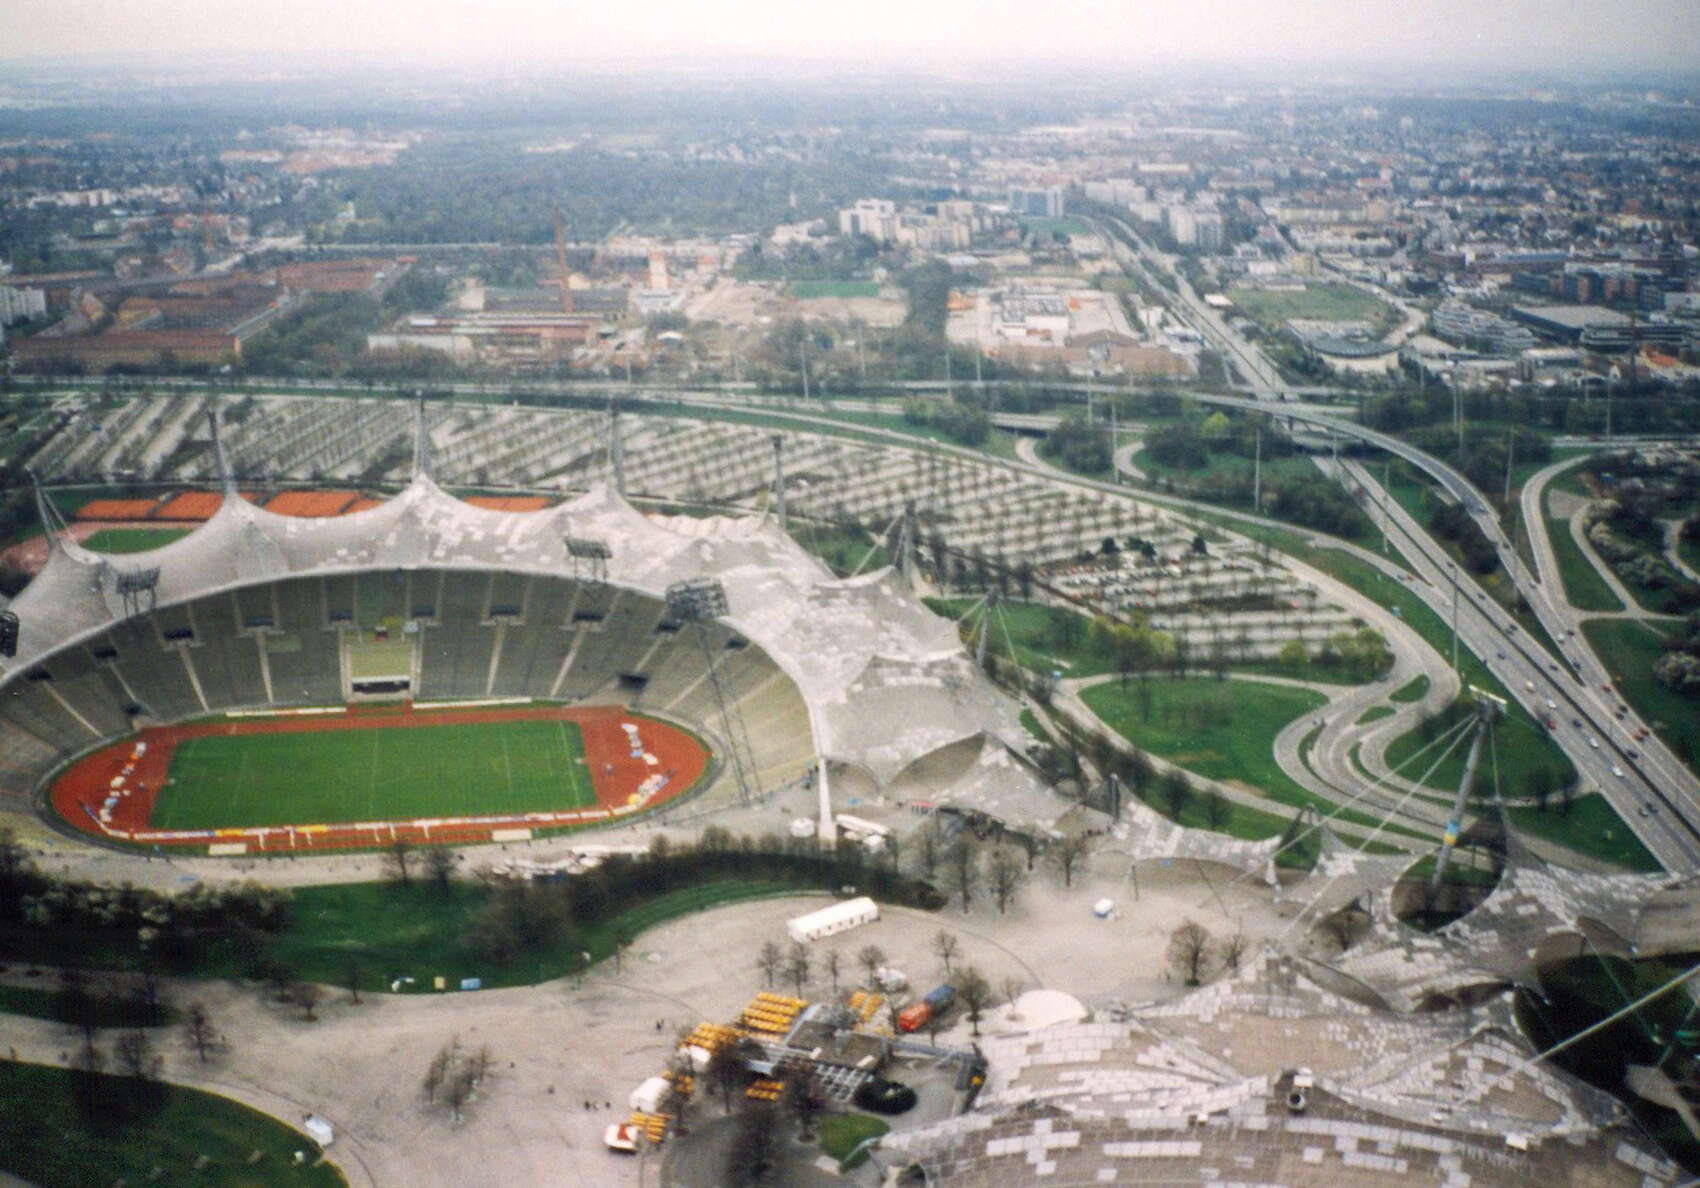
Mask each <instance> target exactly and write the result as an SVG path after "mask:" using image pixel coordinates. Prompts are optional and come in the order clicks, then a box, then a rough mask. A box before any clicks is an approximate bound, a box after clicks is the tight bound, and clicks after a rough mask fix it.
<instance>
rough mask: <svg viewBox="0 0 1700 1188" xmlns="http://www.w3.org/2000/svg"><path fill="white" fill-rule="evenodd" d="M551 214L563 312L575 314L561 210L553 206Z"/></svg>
mask: <svg viewBox="0 0 1700 1188" xmlns="http://www.w3.org/2000/svg"><path fill="white" fill-rule="evenodd" d="M549 210H550V213H551V214H552V215H553V216H554V218H555V267H556V268H557V269H559V270H560V273H561V312H562V313H569V314H570V313H572V312H573V290H572V286H571V285H569V284H568V283H567V240H566V237H565V236H564V235H562V234H561V208H560V207H558V206H552V207H550V208H549Z"/></svg>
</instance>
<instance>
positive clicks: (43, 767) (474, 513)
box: [0, 438, 1040, 854]
mask: <svg viewBox="0 0 1700 1188" xmlns="http://www.w3.org/2000/svg"><path fill="white" fill-rule="evenodd" d="M421 441H423V438H421ZM693 599H694V600H696V601H693ZM704 600H706V601H704ZM11 609H12V611H13V613H15V614H16V615H17V616H18V619H19V623H20V637H19V648H18V654H17V656H16V657H14V658H12V659H11V660H9V661H7V662H6V666H5V671H4V678H3V680H4V683H3V684H0V689H3V690H4V710H3V712H0V731H3V732H4V740H3V749H4V755H5V760H4V763H5V768H4V772H3V778H4V780H5V784H6V787H7V789H8V791H9V792H10V793H11V794H12V795H14V796H19V795H28V794H29V793H31V792H32V791H35V790H37V789H40V788H42V787H43V786H44V782H45V781H47V780H48V777H49V776H50V775H51V774H52V773H54V772H55V771H57V770H58V769H60V768H62V767H63V766H64V765H65V764H66V763H67V762H68V761H70V760H72V759H78V758H81V757H84V756H87V755H89V753H90V752H91V751H95V752H97V754H95V755H94V756H93V757H92V758H91V759H87V760H85V761H84V762H83V763H81V764H79V765H78V767H79V768H81V769H82V770H81V772H80V774H79V777H78V780H77V781H75V782H76V783H78V787H77V788H75V789H71V790H68V791H65V790H62V791H60V792H56V793H55V795H53V796H52V797H51V798H49V799H50V800H51V807H52V808H53V809H54V810H56V813H57V816H58V818H59V819H60V821H61V822H63V823H65V824H67V825H70V826H74V827H76V828H79V829H82V830H83V831H84V832H88V833H93V834H94V835H96V836H98V837H102V838H104V839H106V840H111V841H117V842H124V843H137V844H145V845H157V844H173V845H184V844H187V845H195V846H210V847H213V852H215V853H223V854H236V853H243V852H248V851H249V850H268V849H276V848H279V847H280V846H281V847H285V848H289V849H292V850H293V849H301V848H309V849H310V848H314V847H319V846H326V845H345V846H346V845H358V844H367V845H371V844H379V843H382V842H383V841H385V840H388V839H389V838H390V837H392V836H393V835H394V828H395V827H396V826H402V827H406V828H409V829H412V830H413V831H414V833H415V834H417V835H418V837H419V839H420V840H437V841H476V840H490V839H491V838H492V837H496V838H498V839H504V840H514V839H516V838H519V837H521V836H522V835H526V834H527V831H529V830H532V829H538V828H542V829H547V828H554V827H563V826H569V825H573V826H583V825H594V824H596V823H599V822H605V821H608V820H614V819H618V818H620V817H623V816H625V815H628V814H631V813H635V812H641V811H650V810H653V809H656V808H659V807H661V806H662V805H665V804H669V803H673V802H675V801H677V800H678V799H679V798H681V797H684V796H693V797H705V798H715V797H721V798H725V797H748V796H750V795H753V794H757V793H759V792H760V791H761V790H762V789H763V788H772V787H774V786H777V785H781V784H786V783H789V782H793V781H796V780H798V779H800V778H803V777H804V776H805V775H806V774H807V773H809V772H811V771H820V772H821V779H820V783H819V787H820V803H821V805H822V810H821V811H822V813H823V814H829V813H830V803H831V801H830V785H831V781H832V780H833V779H834V778H837V779H840V780H843V781H847V782H848V783H849V785H850V786H852V787H859V788H865V789H871V790H878V789H884V788H886V787H888V786H890V785H891V784H893V782H895V781H899V780H901V779H902V777H903V776H904V774H905V772H907V771H909V770H910V769H911V768H914V767H915V766H916V765H924V764H928V763H929V762H930V763H931V765H932V766H933V767H937V766H938V765H939V764H940V763H946V764H949V765H953V767H954V769H955V770H956V773H957V774H956V778H957V779H959V780H962V781H971V782H973V783H974V784H975V785H976V786H983V785H985V784H986V783H987V781H988V780H990V781H991V782H993V783H996V784H998V785H1003V786H1012V787H1013V788H1014V789H1015V790H1017V791H1022V792H1030V793H1032V794H1034V795H1037V794H1039V792H1040V784H1039V781H1038V780H1037V779H1036V777H1034V776H1033V775H1032V774H1031V773H1029V772H1028V771H1027V770H1026V769H1025V768H1024V767H1023V766H1022V764H1021V763H1019V762H1018V761H1016V760H1015V759H1014V758H1013V755H1014V753H1015V752H1017V751H1018V749H1019V747H1020V746H1021V744H1022V740H1023V737H1024V736H1023V732H1022V730H1021V727H1020V725H1019V723H1018V722H1017V721H1016V707H1015V706H1014V704H1013V702H1011V701H1010V699H1009V698H1008V697H1006V696H1005V695H1004V694H1002V693H1001V692H999V691H998V690H997V689H996V688H995V687H993V686H992V685H991V684H990V682H988V681H987V680H986V679H985V678H984V677H983V676H982V675H981V674H980V672H979V671H978V669H977V668H976V667H975V665H974V663H973V662H972V660H971V659H970V657H969V656H968V655H967V653H966V652H965V650H964V648H963V645H962V643H961V641H960V639H959V638H958V636H957V634H956V632H955V630H954V628H953V627H952V625H951V624H950V623H949V622H948V621H946V620H942V619H939V618H938V617H936V616H934V615H932V614H931V613H930V612H928V611H927V610H926V609H925V608H924V607H923V606H922V605H921V604H920V602H919V601H918V599H916V598H915V597H914V595H913V594H912V593H911V592H910V591H909V590H908V588H907V587H906V585H905V584H904V583H903V581H902V580H901V577H900V576H899V575H898V574H896V573H895V572H894V571H892V570H882V571H879V572H876V573H873V574H869V575H865V576H860V577H855V578H850V579H838V578H835V577H834V576H833V575H832V574H831V572H830V571H829V570H827V569H826V567H825V566H824V565H822V564H821V563H820V562H819V561H817V560H815V559H814V558H813V557H811V556H810V555H809V554H807V553H806V552H804V551H803V550H802V549H801V548H800V547H799V546H797V545H796V544H795V543H794V542H793V541H792V540H791V538H790V537H789V536H787V535H786V534H785V533H784V532H783V531H782V530H781V529H780V528H779V527H778V525H777V523H776V522H775V521H774V520H773V519H772V518H770V517H769V518H763V517H745V518H734V517H726V516H713V517H708V518H696V517H690V516H652V515H644V514H641V513H639V512H638V511H636V510H635V509H634V508H633V507H632V506H631V505H630V504H629V503H627V502H626V501H625V500H624V499H623V498H622V497H621V496H620V495H619V494H618V493H616V492H615V491H613V490H612V489H610V488H608V487H606V486H598V487H596V488H593V489H591V490H590V491H588V492H586V493H585V494H583V495H581V496H579V497H577V498H574V499H571V500H568V501H567V502H564V503H561V504H559V505H557V506H555V507H553V508H550V509H547V510H544V511H536V512H512V511H496V510H487V509H484V508H479V507H474V506H472V505H469V504H467V503H465V502H463V501H461V500H459V499H456V498H454V497H453V496H450V495H448V494H446V493H445V492H444V491H443V490H442V489H441V488H439V487H438V486H437V485H436V483H435V482H433V480H432V479H431V477H430V474H429V452H428V447H426V446H424V445H422V446H421V448H420V452H419V465H418V471H417V473H416V475H415V477H414V478H413V480H412V481H411V483H409V485H408V486H407V487H406V488H405V489H404V490H402V491H401V493H400V494H398V495H396V496H395V497H393V498H391V499H388V500H384V501H382V502H381V503H378V504H377V505H376V506H374V507H371V508H368V509H366V510H363V511H359V512H356V513H355V514H352V515H347V516H341V517H336V518H325V519H301V518H292V517H286V516H283V515H279V514H276V513H272V512H268V511H266V510H264V509H261V508H259V507H256V506H255V505H254V504H252V503H250V502H249V501H248V500H246V499H244V498H243V497H242V496H241V495H240V494H239V493H238V492H237V491H236V489H235V486H234V484H231V483H226V484H225V489H224V493H223V497H222V499H221V501H220V503H219V506H218V510H217V512H216V513H215V514H214V515H212V516H211V518H210V519H209V520H208V521H207V522H206V523H205V524H204V525H203V526H201V527H199V528H198V529H197V530H195V531H194V532H192V533H190V534H189V535H188V536H186V537H184V538H183V539H181V540H177V541H174V542H173V543H171V544H168V545H166V546H164V547H162V548H159V549H156V550H151V551H149V552H146V553H143V554H136V555H131V556H128V557H124V558H122V559H119V558H111V557H105V556H102V555H98V554H95V553H92V552H89V551H87V550H85V549H83V548H81V547H80V546H78V545H77V544H75V543H74V542H73V541H71V540H69V539H68V538H67V537H66V536H57V535H56V536H55V537H54V540H53V543H52V547H51V553H50V556H49V559H48V561H47V564H46V565H45V566H44V568H43V569H42V571H41V572H40V574H39V575H38V576H37V577H36V579H35V580H34V581H33V582H31V584H30V585H29V586H28V588H27V589H26V590H25V591H24V592H23V594H22V595H21V596H20V597H19V598H18V599H17V600H16V602H14V603H13V604H12V607H11ZM397 699H405V701H406V702H408V703H410V704H411V705H412V706H413V707H414V708H415V709H416V710H426V709H432V708H434V709H436V710H437V711H438V712H439V717H441V716H443V715H449V716H450V717H452V715H450V711H451V710H462V711H470V710H479V711H483V713H484V715H485V716H486V717H488V716H489V715H490V714H491V713H493V712H494V711H496V710H497V709H498V708H499V707H515V708H512V709H510V710H509V711H508V712H510V713H514V714H518V713H522V711H521V710H519V709H518V708H517V707H518V706H519V705H521V704H522V703H523V704H532V703H538V704H570V705H571V706H574V707H577V710H578V711H579V715H580V716H582V714H583V713H584V712H587V711H588V710H589V709H591V708H594V707H613V706H619V707H624V708H625V709H627V710H630V711H633V713H634V714H638V715H641V716H642V717H643V718H644V719H646V720H647V723H648V724H646V725H644V726H642V727H641V728H640V729H641V730H642V732H643V734H645V735H650V736H653V738H655V739H658V740H661V741H659V742H657V743H656V748H658V749H661V750H678V749H680V748H681V747H683V748H684V749H685V751H687V752H688V751H689V746H688V745H687V743H688V740H689V739H690V738H693V737H694V738H697V739H701V740H703V741H704V742H706V743H707V750H708V751H709V752H711V754H712V759H711V760H710V761H708V762H705V763H699V764H698V765H697V766H698V767H700V768H701V770H700V771H694V772H693V773H692V774H690V775H689V776H688V777H687V776H686V775H685V774H684V773H681V772H679V771H676V770H672V771H667V772H664V771H662V770H659V769H660V768H662V766H663V762H662V761H661V760H659V759H657V758H656V756H655V754H654V750H653V749H652V750H651V751H650V752H649V754H648V755H647V760H648V763H647V766H648V767H650V768H655V769H657V770H654V771H650V772H647V773H646V772H644V771H643V770H642V768H643V767H644V765H643V764H639V765H638V766H639V770H638V772H636V773H628V774H633V775H634V778H633V779H632V780H631V781H629V782H630V784H631V786H629V787H628V786H619V787H615V786H613V784H614V783H615V781H613V779H612V777H613V776H614V775H616V774H617V773H616V772H615V770H614V767H615V764H616V762H617V761H619V760H621V759H624V758H630V757H632V756H631V754H630V753H629V752H628V753H627V754H625V755H621V754H619V752H620V751H621V750H622V749H624V748H623V746H622V744H623V742H624V741H625V740H624V739H623V738H616V739H615V740H614V743H613V745H612V746H611V747H605V748H602V750H606V751H607V752H608V753H607V756H606V758H603V757H602V755H601V751H597V752H596V754H595V755H593V756H592V762H591V764H590V765H589V768H588V770H587V774H590V775H592V776H594V777H596V780H595V782H597V783H598V784H601V783H602V782H603V779H604V777H607V779H608V782H609V784H610V786H608V787H601V786H599V787H597V788H596V796H595V798H594V803H593V804H591V805H585V806H582V807H581V806H573V805H571V804H568V805H565V806H562V805H555V806H551V805H550V804H548V803H547V801H548V796H547V795H544V796H543V798H542V801H541V802H535V801H536V798H535V797H533V798H532V800H533V801H534V802H533V803H529V804H527V805H526V806H525V809H524V811H520V812H515V813H513V814H510V815H507V816H503V815H500V814H492V813H491V812H490V811H489V806H488V805H487V804H479V803H477V802H476V800H477V798H475V797H469V798H468V801H467V802H466V803H462V804H460V805H459V811H453V810H454V805H453V803H452V801H451V802H450V803H449V806H448V810H447V811H440V812H438V813H434V814H433V815H432V816H431V817H430V818H429V823H423V822H421V821H419V820H418V819H412V818H410V819H408V820H403V821H395V820H391V819H384V818H381V817H380V818H379V819H377V820H372V819H363V820H358V821H357V820H353V819H351V817H350V814H348V813H343V814H341V816H340V819H339V820H329V821H327V820H320V819H313V818H312V817H311V816H310V815H309V816H307V817H303V818H301V819H287V818H288V817H289V814H288V812H287V811H283V812H281V813H280V812H279V811H278V806H277V804H276V797H273V798H271V803H270V805H269V808H268V811H267V813H266V816H267V818H268V820H269V823H268V824H266V825H248V824H245V823H244V822H243V821H241V820H232V821H226V822H219V823H208V824H207V825H206V826H205V827H202V828H197V829H168V828H155V827H150V825H149V816H150V814H151V810H152V809H153V808H154V807H155V805H154V801H155V797H156V796H157V795H158V794H159V793H160V792H161V791H162V789H161V788H160V784H161V783H162V782H163V781H164V780H165V778H166V776H165V768H166V765H165V763H164V762H163V761H162V757H161V755H160V754H159V751H160V749H161V748H162V744H164V745H170V744H171V743H172V742H173V741H174V740H173V739H172V738H171V737H170V736H168V735H166V736H162V735H160V734H158V733H157V731H159V730H160V729H161V728H164V727H168V726H171V725H174V724H178V723H184V722H191V721H194V720H197V719H205V718H208V717H209V716H215V715H217V716H225V715H231V714H232V713H233V712H234V713H236V714H243V713H247V712H252V713H255V714H256V715H257V714H259V713H260V712H262V711H270V712H272V713H275V714H277V715H278V716H279V717H285V718H288V717H293V718H294V719H295V724H296V726H297V727H298V728H299V727H304V726H306V725H308V722H307V718H308V717H309V716H312V715H314V714H315V711H321V710H322V711H324V712H325V713H326V714H338V718H339V720H338V721H335V722H332V721H327V720H326V718H325V717H324V716H318V717H315V718H314V719H313V721H312V722H311V725H313V726H315V727H318V728H330V727H335V726H338V725H348V726H358V727H360V728H363V729H365V730H372V729H381V728H383V727H385V726H395V725H397V724H398V721H397V720H396V719H393V718H390V719H386V718H385V717H384V716H382V715H377V716H374V715H372V714H362V713H360V712H359V711H361V710H362V709H363V708H367V707H369V706H372V705H373V704H375V703H378V704H381V703H389V702H394V701H396V700H397ZM339 710H340V711H341V712H340V713H338V711H339ZM351 711H352V714H353V716H352V717H351V716H349V715H350V712H351ZM462 720H464V717H463V719H462ZM224 721H225V722H227V723H240V722H241V721H242V719H241V718H240V717H234V718H232V717H225V718H224ZM634 721H635V719H634ZM240 729H241V726H240V725H227V726H225V727H222V728H221V730H222V731H223V732H234V731H238V730H240ZM583 729H585V730H586V731H587V734H588V732H589V729H590V728H589V727H588V726H585V727H583ZM137 731H141V732H142V733H141V737H142V739H143V740H144V742H145V741H146V740H148V739H150V738H151V739H153V740H154V742H153V746H154V748H155V751H154V754H153V755H152V756H150V755H149V753H148V749H147V747H146V746H143V747H142V748H141V750H140V753H138V752H137V748H136V747H135V746H134V745H133V744H126V743H122V742H120V744H119V745H117V746H110V745H109V744H113V743H114V742H115V740H125V739H129V738H130V737H131V736H132V735H135V734H136V732H137ZM681 734H682V735H684V736H685V737H684V738H680V737H679V736H680V735H681ZM418 737H419V738H421V739H422V738H424V736H418ZM585 744H586V746H587V747H591V748H592V749H593V750H594V749H595V748H594V739H593V738H592V737H586V739H585ZM645 745H647V744H645ZM103 747H104V748H105V749H102V748H103ZM638 757H639V758H645V756H644V755H642V754H641V752H640V754H639V756H638ZM681 762H683V763H684V764H685V765H686V766H689V765H690V763H691V757H690V755H689V754H688V753H687V754H686V755H685V756H684V757H683V759H682V760H681ZM667 766H668V767H669V768H671V767H673V766H674V765H673V764H672V762H671V760H670V759H669V760H668V762H667ZM73 770H77V769H75V768H74V769H73ZM115 773H116V774H115ZM349 776H350V778H351V779H352V778H354V773H353V772H350V773H349ZM650 776H655V777H661V776H666V777H667V778H666V779H665V780H662V779H650V778H649V777H650ZM402 778H406V777H405V776H403V777H402ZM428 778H429V777H428V776H427V775H426V774H425V773H421V774H420V775H419V776H417V777H414V780H415V782H417V780H418V779H428ZM138 785H140V786H139V787H138ZM281 795H283V796H288V792H287V791H284V792H283V793H281ZM351 807H358V806H351ZM557 809H558V810H560V811H554V810H557ZM360 815H361V814H359V813H358V812H355V813H353V817H359V816H360ZM433 827H435V829H436V833H435V835H434V836H433V835H432V834H431V833H430V830H431V828H433Z"/></svg>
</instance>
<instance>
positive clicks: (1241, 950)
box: [1220, 932, 1246, 973]
mask: <svg viewBox="0 0 1700 1188" xmlns="http://www.w3.org/2000/svg"><path fill="white" fill-rule="evenodd" d="M1245 951H1246V939H1245V933H1243V932H1236V933H1234V935H1232V936H1229V937H1224V938H1223V939H1222V946H1221V949H1220V953H1221V957H1222V964H1223V965H1224V966H1226V967H1227V969H1228V971H1229V972H1230V973H1239V972H1240V962H1241V961H1243V960H1245Z"/></svg>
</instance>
